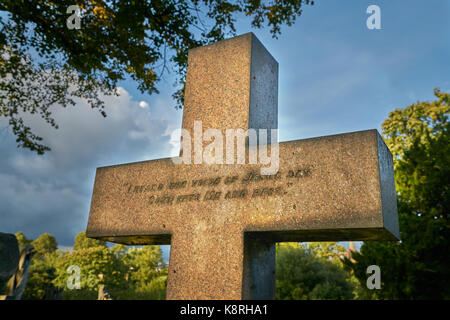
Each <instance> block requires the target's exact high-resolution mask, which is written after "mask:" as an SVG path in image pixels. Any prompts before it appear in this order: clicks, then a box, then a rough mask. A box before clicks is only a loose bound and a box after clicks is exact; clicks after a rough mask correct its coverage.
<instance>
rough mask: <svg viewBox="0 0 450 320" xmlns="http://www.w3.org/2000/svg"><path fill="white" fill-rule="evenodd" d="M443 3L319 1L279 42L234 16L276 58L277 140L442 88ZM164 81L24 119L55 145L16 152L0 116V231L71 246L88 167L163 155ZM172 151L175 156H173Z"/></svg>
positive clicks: (445, 87)
mask: <svg viewBox="0 0 450 320" xmlns="http://www.w3.org/2000/svg"><path fill="white" fill-rule="evenodd" d="M372 4H375V5H378V6H379V7H380V9H381V28H382V29H381V30H369V29H367V27H366V19H367V18H368V17H369V14H367V13H366V8H367V7H368V6H369V5H372ZM449 14H450V1H448V0H429V1H423V0H422V1H416V0H414V1H406V0H391V1H375V0H374V1H356V0H355V1H350V0H345V1H332V0H317V1H315V4H314V6H307V7H305V8H304V12H303V15H302V16H301V17H300V18H299V19H297V21H296V23H295V25H294V26H292V27H284V28H283V29H282V34H281V35H280V36H279V39H273V38H272V37H271V35H270V33H269V30H268V29H267V28H266V29H262V30H255V29H251V28H250V24H249V21H248V20H247V19H245V18H242V19H239V21H238V24H237V25H238V29H237V31H238V32H237V33H238V34H242V33H246V32H249V31H252V32H254V33H255V34H256V36H257V37H258V38H259V39H260V40H261V42H262V43H263V44H264V45H265V47H266V48H267V49H268V50H269V52H271V53H272V55H273V56H274V58H275V59H276V60H277V61H278V63H279V129H280V140H281V141H285V140H295V139H303V138H309V137H315V136H322V135H329V134H335V133H343V132H350V131H358V130H365V129H373V128H375V129H378V130H379V131H381V124H382V122H383V120H384V119H386V118H387V116H388V114H389V112H390V111H392V110H394V109H395V108H399V107H406V106H408V105H409V104H412V103H414V102H416V101H424V100H427V101H430V100H433V88H435V87H440V88H441V90H442V91H450V19H448V16H449ZM173 83H174V78H173V77H172V75H167V76H166V78H165V79H164V80H163V81H162V82H161V84H160V91H161V92H160V94H159V95H154V96H149V95H146V94H141V93H140V92H139V91H138V90H137V84H136V83H134V82H133V81H123V82H121V83H120V86H121V87H122V88H121V89H120V90H121V96H120V97H119V98H108V99H107V104H106V105H107V110H106V111H107V113H108V114H109V117H108V118H107V119H103V118H102V117H101V116H100V115H99V114H98V113H96V112H95V111H92V110H90V109H89V108H88V107H87V105H86V104H85V103H83V102H82V101H80V102H79V103H78V105H77V106H75V107H73V108H68V109H67V110H61V108H55V113H54V114H55V117H56V119H57V121H58V122H59V123H60V129H58V130H57V131H55V130H53V129H49V128H48V127H47V126H45V124H43V123H42V121H40V120H39V119H34V118H29V119H28V120H29V123H30V124H31V125H32V127H33V128H34V129H35V130H36V132H38V133H40V134H41V135H42V136H43V137H44V138H45V139H46V141H47V142H48V143H49V144H50V146H51V147H52V149H53V151H52V152H50V153H49V154H47V155H45V156H36V155H34V154H32V153H31V152H29V151H26V150H19V149H17V148H16V146H15V141H14V137H13V136H12V134H11V133H10V130H9V129H8V127H7V122H6V121H5V120H4V119H0V150H1V154H2V157H1V159H0V161H1V166H0V190H2V192H0V203H1V206H0V232H11V233H14V232H17V231H23V232H24V233H25V234H26V235H27V236H28V237H30V238H35V237H37V236H39V235H40V234H42V233H44V232H49V233H51V234H53V235H55V237H56V240H57V241H58V243H59V244H60V245H61V246H71V245H72V244H73V239H74V237H75V235H76V234H77V233H78V232H80V231H83V230H84V229H85V228H86V224H87V219H88V214H89V205H90V197H91V193H92V187H93V183H94V174H95V168H96V167H98V166H106V165H111V164H117V163H125V162H134V161H140V160H149V159H156V158H159V157H167V156H170V155H171V152H174V147H173V143H172V144H171V138H170V133H171V132H172V131H173V130H174V129H177V128H179V127H180V126H181V118H182V111H179V110H175V109H174V108H173V105H174V102H173V101H172V100H171V94H172V92H173V90H174V87H173V86H172V85H173ZM175 152H176V151H175Z"/></svg>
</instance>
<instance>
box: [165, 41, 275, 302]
mask: <svg viewBox="0 0 450 320" xmlns="http://www.w3.org/2000/svg"><path fill="white" fill-rule="evenodd" d="M188 59H189V60H188V71H187V77H186V80H187V81H186V82H187V84H186V95H185V109H184V114H183V124H182V127H183V129H185V130H187V131H188V132H189V133H190V134H191V136H193V132H194V122H195V121H201V125H202V128H203V130H207V129H218V130H220V131H221V132H222V134H223V135H224V136H225V130H226V129H243V130H244V131H246V130H247V129H266V130H267V134H268V141H270V139H271V137H270V133H271V131H270V130H271V129H278V63H277V62H276V60H275V59H274V58H273V57H272V56H271V55H270V53H269V52H268V51H267V50H266V49H265V48H264V46H263V45H262V44H261V43H260V42H259V40H258V39H257V38H256V37H255V36H254V35H253V33H247V34H244V35H242V36H239V37H235V38H232V39H229V40H225V41H221V42H219V43H215V44H212V45H209V46H206V47H201V48H196V49H193V50H191V51H190V52H189V58H188ZM191 150H192V152H193V148H192V147H191ZM191 156H192V157H191V159H192V158H193V155H191ZM186 214H188V213H186ZM189 214H193V213H189ZM201 226H202V227H199V226H198V225H197V226H196V227H193V228H191V229H187V230H185V231H184V232H183V233H182V232H180V231H178V233H177V234H174V235H173V236H172V240H171V257H170V266H169V268H170V269H169V277H168V284H167V286H168V296H167V298H168V299H219V298H220V299H272V298H273V297H274V294H275V244H274V243H267V242H265V241H263V240H261V239H258V238H257V237H253V238H252V239H249V238H248V236H244V230H242V229H239V228H238V229H236V228H235V227H232V226H226V225H225V226H222V229H214V228H213V227H212V226H211V225H209V224H208V222H205V223H204V224H201ZM224 232H225V234H226V235H227V236H223V237H222V236H221V235H222V234H224ZM230 233H231V234H233V237H231V239H230ZM237 242H238V243H237ZM200 243H202V245H201V246H200V245H199V244H200ZM199 247H203V248H205V247H206V248H208V249H206V250H205V249H204V250H203V251H199V250H197V248H199ZM228 247H229V249H228V250H227V248H228ZM221 250H223V252H233V254H232V255H228V256H224V257H220V258H218V255H219V256H220V251H221ZM239 250H241V251H239ZM210 257H215V259H216V261H209V259H210ZM175 265H176V266H177V267H174V266H175ZM183 265H185V266H190V267H186V268H182V269H180V268H179V266H183ZM180 270H182V271H180ZM261 273H263V274H264V275H265V276H264V277H261ZM207 279H209V280H207ZM211 279H215V280H214V281H215V282H214V283H211ZM175 288H177V289H175ZM220 288H221V289H220Z"/></svg>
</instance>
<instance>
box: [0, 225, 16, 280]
mask: <svg viewBox="0 0 450 320" xmlns="http://www.w3.org/2000/svg"><path fill="white" fill-rule="evenodd" d="M19 259H20V252H19V243H18V242H17V239H16V236H15V235H13V234H9V233H2V232H0V283H2V284H3V283H5V282H6V281H8V280H9V278H11V276H12V275H13V274H14V272H16V269H17V266H18V264H19Z"/></svg>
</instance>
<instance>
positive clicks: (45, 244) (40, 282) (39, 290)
mask: <svg viewBox="0 0 450 320" xmlns="http://www.w3.org/2000/svg"><path fill="white" fill-rule="evenodd" d="M17 234H19V238H20V239H21V240H18V241H19V243H21V242H22V243H23V244H25V243H28V242H30V240H27V239H26V237H25V235H24V234H23V233H17ZM17 234H16V237H17ZM31 244H32V245H33V247H34V249H35V250H36V251H37V252H36V254H35V255H34V257H33V259H32V260H31V265H30V268H29V271H28V274H29V276H28V281H27V286H26V288H25V291H24V293H23V296H22V299H44V297H45V294H46V292H47V289H48V288H49V287H51V286H52V281H53V279H54V278H55V271H56V269H55V266H54V264H55V261H56V259H57V257H58V255H59V253H60V252H59V251H58V250H57V248H58V244H57V243H56V239H55V237H53V236H52V235H51V234H48V233H44V234H41V235H40V236H39V237H38V238H37V239H36V240H34V241H31Z"/></svg>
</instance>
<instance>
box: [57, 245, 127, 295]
mask: <svg viewBox="0 0 450 320" xmlns="http://www.w3.org/2000/svg"><path fill="white" fill-rule="evenodd" d="M70 266H77V267H78V268H79V270H80V285H81V288H80V289H73V288H72V289H71V288H68V287H67V281H68V279H69V277H70V276H72V275H73V274H69V273H68V272H67V269H68V268H69V267H70ZM100 274H102V275H103V278H100V277H99V275H100ZM53 283H54V285H55V286H56V287H59V288H63V290H64V292H63V298H64V299H96V298H97V290H98V287H99V285H100V284H103V285H105V286H107V287H108V288H112V289H115V288H120V289H121V288H122V287H123V285H124V267H123V264H122V262H121V260H119V259H117V258H116V256H115V255H114V253H113V252H112V251H111V250H110V249H109V248H108V247H106V246H103V245H99V246H94V247H87V248H78V249H77V250H74V251H73V252H71V253H67V254H64V255H63V256H61V257H60V258H59V259H58V261H57V264H56V278H55V280H54V281H53Z"/></svg>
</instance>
